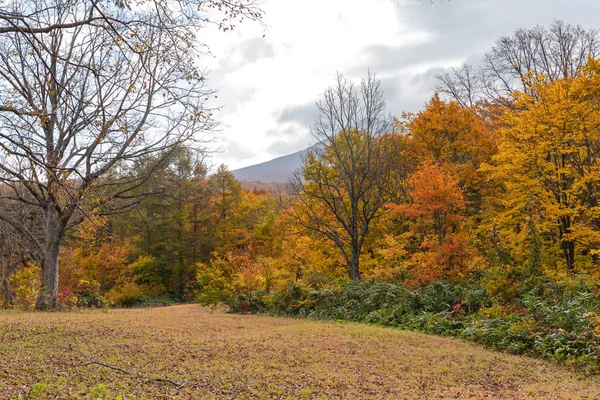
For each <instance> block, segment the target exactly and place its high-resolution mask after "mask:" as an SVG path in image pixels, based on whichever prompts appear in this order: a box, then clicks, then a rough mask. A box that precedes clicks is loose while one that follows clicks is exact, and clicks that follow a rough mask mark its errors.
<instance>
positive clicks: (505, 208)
mask: <svg viewBox="0 0 600 400" xmlns="http://www.w3.org/2000/svg"><path fill="white" fill-rule="evenodd" d="M514 99H515V106H516V107H515V109H514V110H512V111H511V112H509V113H507V115H506V116H505V123H506V129H503V130H502V132H501V142H500V151H499V154H498V155H497V156H495V157H494V162H493V164H492V166H490V167H488V168H487V170H488V171H489V172H491V173H492V177H493V178H495V179H496V180H498V181H499V182H502V184H503V187H504V195H503V196H500V197H499V198H498V200H499V202H498V203H499V204H498V207H499V208H500V210H502V212H501V213H500V214H499V216H498V217H497V222H498V223H499V224H501V225H503V226H505V227H507V228H508V229H509V231H508V232H507V235H508V236H510V234H511V233H510V232H511V231H512V232H514V231H517V232H518V231H524V232H529V234H530V235H537V236H538V237H539V240H538V241H537V242H538V245H539V242H540V241H541V240H544V244H545V245H546V246H547V248H548V249H550V248H551V247H552V244H553V243H557V244H559V246H560V251H561V252H562V255H563V259H564V265H565V267H566V268H567V270H570V271H572V270H574V269H575V268H576V265H577V262H578V261H577V260H578V259H579V260H580V261H583V260H585V259H587V260H588V262H590V261H593V260H594V259H597V254H598V251H599V250H600V225H599V221H600V214H599V213H598V199H599V194H600V185H599V182H600V170H599V169H598V161H599V157H600V139H599V137H598V129H599V128H600V113H599V111H598V104H599V103H598V101H599V99H600V63H599V62H598V61H596V60H593V59H590V60H589V66H587V67H585V68H583V69H582V71H581V73H580V75H579V76H578V77H575V78H573V77H569V76H567V77H565V78H563V79H558V80H554V81H550V82H546V81H540V82H538V83H536V84H535V85H533V86H531V88H530V90H529V91H528V92H526V93H525V92H521V93H516V94H515V95H514ZM527 221H528V223H527V224H525V222H527ZM524 225H525V226H524ZM517 245H518V244H517Z"/></svg>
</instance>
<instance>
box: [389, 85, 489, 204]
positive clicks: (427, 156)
mask: <svg viewBox="0 0 600 400" xmlns="http://www.w3.org/2000/svg"><path fill="white" fill-rule="evenodd" d="M398 122H399V123H401V124H403V125H402V126H403V129H404V130H405V131H406V132H405V135H406V138H405V139H404V140H405V145H404V147H403V154H402V157H403V159H404V160H406V161H405V164H406V163H409V164H412V165H411V167H412V169H413V171H415V170H416V169H417V168H418V167H419V165H420V164H422V163H423V162H427V161H431V160H434V161H435V162H436V163H438V164H440V165H442V166H443V168H445V169H446V170H448V171H449V172H450V174H451V176H452V177H453V178H454V179H456V180H457V181H458V185H459V187H460V188H462V189H463V190H464V192H465V195H466V197H467V201H468V205H469V206H470V208H471V209H472V210H471V211H472V212H473V213H475V212H477V210H478V209H479V207H480V204H479V203H480V201H481V196H482V193H481V192H482V187H483V185H482V180H483V178H484V177H483V176H482V174H481V173H480V172H479V171H478V170H479V167H480V166H481V164H482V163H483V162H487V161H489V160H490V157H491V156H492V155H493V154H495V152H496V151H497V143H496V141H497V139H496V136H497V134H496V132H495V131H494V130H492V129H490V126H489V125H488V124H486V123H485V121H483V120H482V117H481V116H480V115H478V114H477V111H476V110H474V109H472V108H468V107H463V106H461V105H460V104H459V103H457V102H456V101H450V102H446V101H444V100H442V99H440V97H439V96H438V94H437V93H436V94H434V96H433V98H432V99H431V100H430V101H429V103H427V105H426V106H425V109H424V110H423V111H421V112H419V113H418V114H416V115H414V116H412V117H409V118H407V119H405V120H403V121H398Z"/></svg>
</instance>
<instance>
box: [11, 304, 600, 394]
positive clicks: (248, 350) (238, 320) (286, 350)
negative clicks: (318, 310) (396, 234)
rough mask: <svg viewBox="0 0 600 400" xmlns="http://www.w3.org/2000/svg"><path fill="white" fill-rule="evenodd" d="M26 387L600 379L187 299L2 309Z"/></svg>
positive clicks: (560, 383) (468, 386)
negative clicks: (105, 308)
mask: <svg viewBox="0 0 600 400" xmlns="http://www.w3.org/2000/svg"><path fill="white" fill-rule="evenodd" d="M92 361H93V362H100V363H104V364H107V365H110V366H113V367H119V368H121V369H123V370H124V371H126V373H124V372H122V371H118V370H113V369H110V368H108V367H106V366H102V365H98V364H89V363H90V362H92ZM85 364H89V365H85ZM157 378H166V379H170V380H172V381H173V382H167V381H161V380H157ZM19 396H22V397H23V398H28V397H29V398H40V399H47V398H61V399H63V398H74V399H75V398H110V399H115V398H123V399H143V398H148V399H154V398H169V399H170V398H181V399H204V398H207V399H213V398H214V399H231V398H239V399H255V398H256V399H264V398H277V399H280V398H281V399H288V398H289V399H333V398H345V399H359V398H372V399H385V398H393V399H402V398H408V399H416V398H423V399H425V398H427V399H429V398H506V399H513V398H532V399H533V398H535V399H541V398H544V399H551V398H569V399H575V398H590V399H593V398H600V380H599V379H598V378H597V377H596V378H593V377H592V378H584V377H581V376H578V375H577V374H575V373H573V372H571V371H569V370H568V369H566V368H565V367H561V366H557V365H554V364H552V363H548V362H543V361H540V360H534V359H529V358H524V357H517V356H510V355H505V354H500V353H496V352H492V351H487V350H484V349H482V348H480V347H478V346H476V345H473V344H470V343H466V342H463V341H460V340H455V339H449V338H440V337H435V336H428V335H421V334H416V333H411V332H402V331H397V330H392V329H385V328H376V327H370V326H362V325H356V324H336V323H326V322H316V321H308V320H294V319H284V318H270V317H258V316H240V315H227V314H223V313H210V312H209V311H207V310H205V309H203V308H201V307H199V306H193V305H186V306H176V307H167V308H154V309H134V310H113V311H109V312H102V311H94V312H76V313H75V312H73V313H10V312H8V313H7V312H5V313H0V398H2V399H4V398H18V397H19ZM119 396H120V397H119Z"/></svg>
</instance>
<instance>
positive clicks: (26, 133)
mask: <svg viewBox="0 0 600 400" xmlns="http://www.w3.org/2000/svg"><path fill="white" fill-rule="evenodd" d="M219 6H221V8H222V9H224V10H225V11H227V12H229V11H231V13H229V15H232V14H233V15H236V16H237V17H242V16H249V17H251V18H256V17H258V16H260V15H259V14H255V8H254V4H253V3H251V2H242V1H232V2H229V1H227V2H225V1H194V0H189V1H184V0H176V1H173V2H171V1H169V2H158V1H147V2H146V1H142V2H135V3H134V2H129V1H112V0H111V1H108V0H105V1H95V0H94V1H92V0H75V1H68V2H63V1H58V2H56V1H9V2H4V3H2V5H1V6H0V23H1V24H0V60H1V62H0V148H1V149H2V155H1V156H0V184H3V185H5V187H6V188H8V189H9V191H10V192H9V193H7V192H6V191H3V192H2V197H3V198H5V199H10V200H12V201H18V202H22V203H26V204H29V205H30V206H33V207H37V208H38V209H39V210H41V212H42V214H43V218H44V224H43V235H42V236H43V238H42V239H39V238H38V236H36V235H34V234H32V232H31V231H30V230H29V229H28V227H27V226H25V225H23V224H22V223H20V222H19V221H18V220H15V219H14V218H12V217H11V216H10V215H8V214H7V213H6V212H4V210H0V218H1V219H2V220H3V221H5V222H6V223H8V224H10V225H11V226H12V227H13V228H14V229H15V230H16V231H18V232H19V233H20V234H22V235H24V236H25V237H26V239H27V240H28V241H30V242H31V243H33V244H34V245H35V246H36V247H37V249H38V250H39V252H40V254H42V257H41V259H42V288H41V291H40V294H39V298H38V302H37V307H38V308H52V307H54V305H55V301H56V294H57V288H58V276H59V274H58V258H59V248H60V245H61V243H62V240H63V238H64V236H65V232H66V231H67V229H69V228H70V227H71V226H73V225H76V224H77V223H79V222H81V221H82V220H83V219H85V218H87V217H88V216H90V215H92V214H94V213H95V212H96V211H97V210H98V209H100V208H103V207H104V208H106V207H108V205H109V204H110V203H111V199H115V198H120V199H129V198H130V195H131V193H132V190H133V189H135V188H138V187H139V186H140V185H141V184H142V183H143V182H144V181H145V180H146V179H147V178H148V176H149V175H146V176H132V175H131V174H128V173H127V170H128V168H129V166H130V165H131V163H132V161H133V160H135V159H137V158H139V157H142V156H145V155H148V154H152V153H155V154H168V153H169V149H173V148H175V147H176V146H177V145H179V144H180V143H182V142H185V141H187V140H189V139H191V138H194V137H197V135H198V134H199V133H202V132H205V131H206V130H207V129H210V128H211V127H212V126H213V122H212V118H211V111H210V109H209V107H207V105H206V100H207V96H208V95H209V94H210V93H211V92H210V90H208V89H207V88H206V87H205V85H204V76H203V74H202V71H201V70H199V69H198V67H197V66H196V56H197V55H198V54H199V53H198V51H197V50H196V47H197V43H196V40H195V33H196V29H197V28H198V27H200V26H201V25H202V24H203V23H204V21H207V19H206V15H205V11H206V8H207V7H217V8H218V7H219ZM229 18H230V17H229V16H227V17H226V19H225V21H230V20H229ZM223 27H224V29H229V26H225V25H223ZM148 172H149V173H150V174H151V173H152V171H151V170H149V171H148ZM109 173H110V174H113V175H112V179H106V177H107V175H108V174H109ZM119 175H120V176H126V177H127V178H123V179H114V177H115V176H119Z"/></svg>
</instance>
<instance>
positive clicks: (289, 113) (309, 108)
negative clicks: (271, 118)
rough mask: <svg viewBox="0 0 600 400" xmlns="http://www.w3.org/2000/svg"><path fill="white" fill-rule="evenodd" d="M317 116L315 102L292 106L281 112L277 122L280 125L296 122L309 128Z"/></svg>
mask: <svg viewBox="0 0 600 400" xmlns="http://www.w3.org/2000/svg"><path fill="white" fill-rule="evenodd" d="M317 114H318V111H317V106H316V104H315V103H314V102H309V103H304V104H298V105H290V106H287V107H285V108H284V109H283V110H281V112H280V113H279V115H278V117H277V122H279V123H280V124H283V123H286V122H294V123H297V124H299V125H301V126H304V127H307V128H308V127H310V126H312V124H313V123H314V121H315V118H317Z"/></svg>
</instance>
